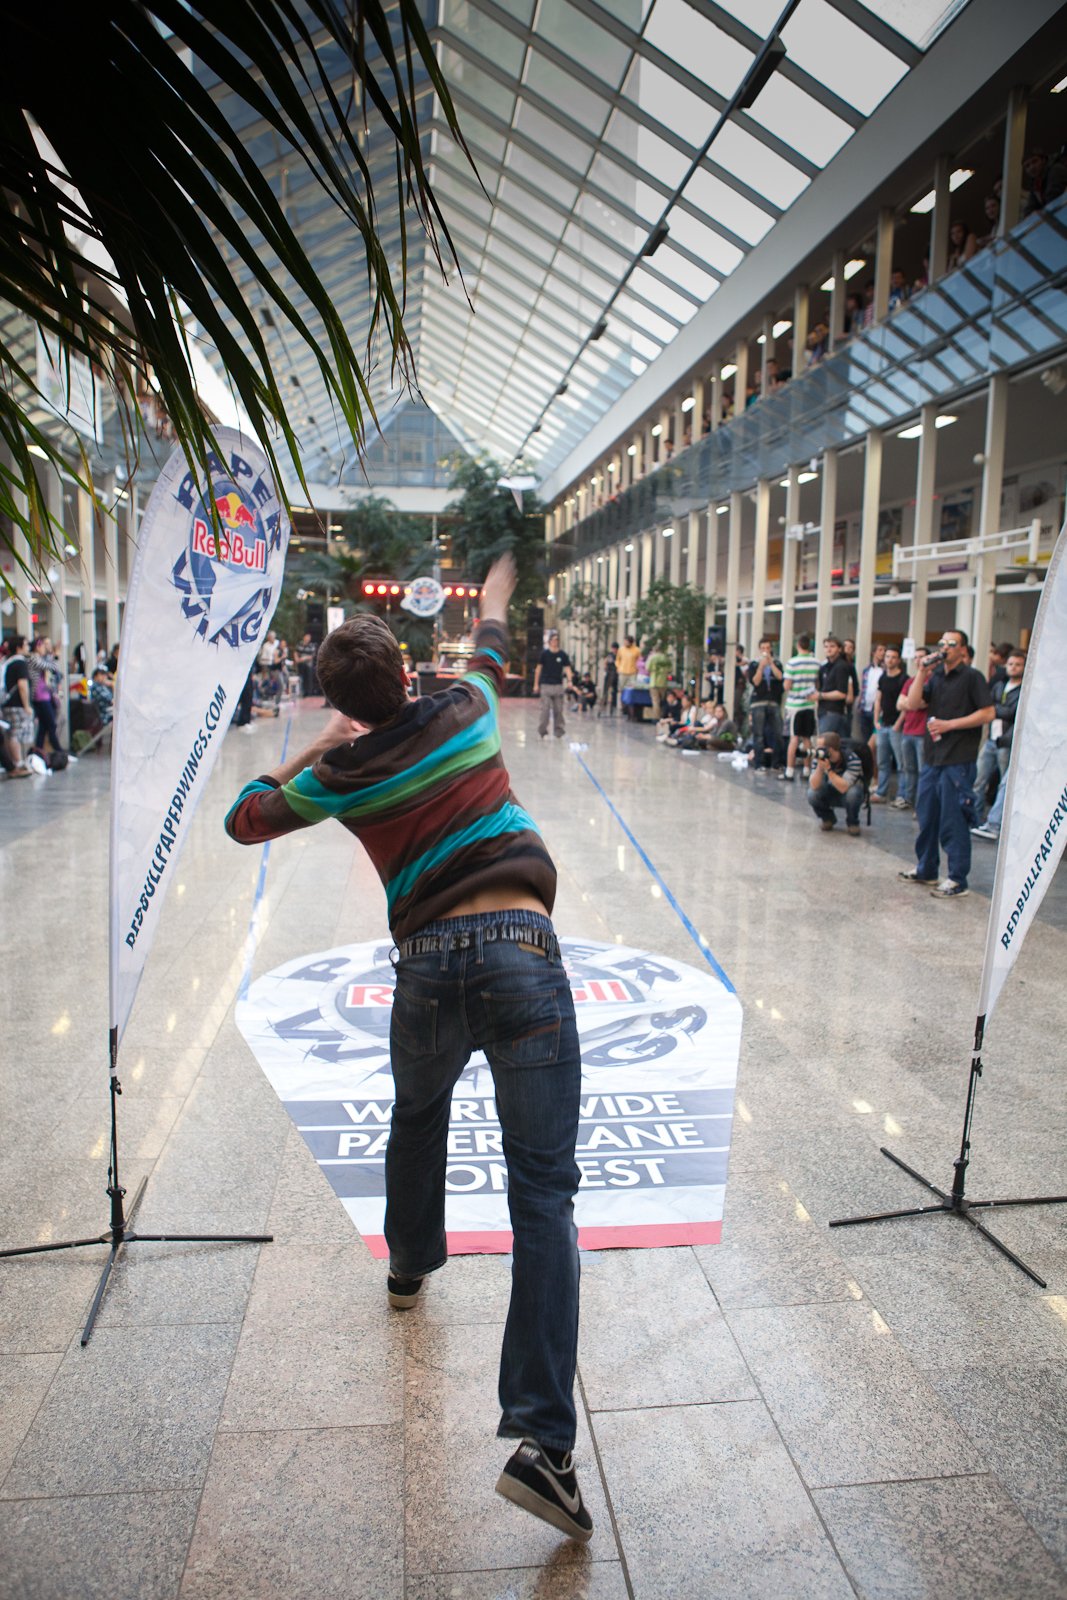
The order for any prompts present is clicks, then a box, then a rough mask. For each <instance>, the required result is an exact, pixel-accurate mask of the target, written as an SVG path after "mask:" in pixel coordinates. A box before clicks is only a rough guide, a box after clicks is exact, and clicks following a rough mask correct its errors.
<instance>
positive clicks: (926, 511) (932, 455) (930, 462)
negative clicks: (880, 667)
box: [908, 405, 940, 655]
mask: <svg viewBox="0 0 1067 1600" xmlns="http://www.w3.org/2000/svg"><path fill="white" fill-rule="evenodd" d="M920 420H921V423H922V433H921V434H920V435H919V462H918V466H917V468H916V473H915V538H914V541H913V542H914V544H915V545H916V546H919V545H930V544H934V543H935V542H936V540H937V538H938V536H939V534H940V528H939V527H936V526H935V523H934V511H935V505H936V502H935V500H934V484H935V482H936V479H937V406H936V405H925V406H923V408H922V412H921V414H920ZM912 570H913V573H914V577H913V581H912V586H911V605H910V607H909V609H908V637H909V639H913V640H914V641H915V649H916V653H917V654H918V655H922V653H923V647H924V645H925V643H926V610H927V599H928V596H929V592H930V578H929V572H930V565H929V562H926V561H917V562H915V564H914V567H913V569H912Z"/></svg>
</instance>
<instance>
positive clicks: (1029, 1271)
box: [960, 1203, 1048, 1289]
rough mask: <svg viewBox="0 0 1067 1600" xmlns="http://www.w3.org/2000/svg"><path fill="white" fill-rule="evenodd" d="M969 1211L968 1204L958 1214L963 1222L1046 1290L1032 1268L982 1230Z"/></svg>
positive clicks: (1001, 1241)
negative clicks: (967, 1223) (968, 1224)
mask: <svg viewBox="0 0 1067 1600" xmlns="http://www.w3.org/2000/svg"><path fill="white" fill-rule="evenodd" d="M970 1211H971V1207H970V1203H968V1205H967V1208H966V1210H964V1211H961V1212H960V1216H961V1217H963V1218H964V1220H965V1221H967V1222H969V1223H970V1225H971V1227H972V1228H974V1229H975V1230H976V1231H977V1232H978V1233H980V1234H981V1235H982V1238H983V1239H988V1240H989V1242H990V1244H991V1245H993V1246H994V1247H995V1248H996V1249H997V1250H999V1251H1000V1253H1001V1255H1002V1256H1007V1258H1008V1260H1009V1261H1010V1262H1012V1263H1013V1264H1014V1265H1015V1266H1017V1267H1018V1269H1019V1271H1020V1272H1025V1273H1026V1276H1027V1277H1028V1278H1029V1279H1030V1280H1031V1281H1032V1282H1033V1283H1036V1284H1037V1286H1038V1288H1039V1289H1047V1288H1048V1284H1047V1283H1046V1282H1045V1280H1044V1278H1039V1277H1038V1275H1037V1273H1036V1272H1035V1271H1034V1270H1033V1268H1032V1267H1028V1266H1027V1265H1026V1262H1025V1261H1023V1260H1021V1259H1020V1258H1019V1257H1018V1256H1017V1255H1016V1254H1015V1251H1014V1250H1009V1249H1008V1247H1007V1245H1006V1244H1005V1243H1004V1242H1003V1240H1001V1239H998V1238H997V1236H996V1234H995V1233H990V1231H989V1229H988V1228H983V1226H982V1224H981V1223H980V1222H976V1221H975V1219H974V1218H973V1217H972V1216H971V1215H970Z"/></svg>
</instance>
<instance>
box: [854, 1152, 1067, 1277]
mask: <svg viewBox="0 0 1067 1600" xmlns="http://www.w3.org/2000/svg"><path fill="white" fill-rule="evenodd" d="M881 1150H882V1154H883V1155H884V1156H886V1157H887V1158H888V1159H889V1160H890V1161H892V1162H893V1163H894V1165H895V1166H898V1167H900V1169H901V1170H902V1171H903V1172H906V1173H907V1174H908V1177H909V1178H914V1179H915V1181H916V1183H921V1184H922V1186H923V1188H924V1189H929V1191H930V1193H931V1194H936V1195H937V1196H938V1199H939V1204H938V1205H936V1206H909V1207H907V1208H906V1209H904V1210H901V1211H877V1212H874V1213H872V1214H871V1215H870V1216H868V1217H835V1218H834V1220H833V1221H832V1222H831V1223H830V1227H831V1228H852V1227H858V1226H860V1225H861V1224H863V1223H865V1222H890V1221H892V1220H893V1219H894V1218H896V1217H928V1216H936V1215H937V1213H938V1212H941V1211H944V1212H948V1213H949V1214H950V1215H952V1216H957V1217H962V1218H963V1220H964V1222H969V1223H970V1225H971V1227H972V1228H974V1229H975V1231H976V1232H977V1233H980V1234H981V1235H982V1238H983V1239H985V1240H986V1241H987V1242H988V1243H989V1244H991V1245H993V1247H994V1248H995V1249H997V1250H999V1251H1000V1253H1001V1255H1002V1256H1007V1258H1008V1260H1009V1261H1011V1262H1012V1263H1013V1264H1014V1265H1015V1266H1017V1267H1018V1268H1019V1270H1020V1272H1025V1273H1026V1276H1027V1277H1028V1278H1030V1279H1032V1281H1033V1282H1034V1283H1036V1284H1037V1286H1038V1288H1039V1289H1047V1288H1048V1284H1047V1283H1046V1282H1045V1280H1044V1278H1041V1277H1039V1276H1038V1275H1037V1273H1036V1272H1035V1271H1034V1270H1033V1268H1032V1267H1028V1266H1027V1264H1026V1262H1025V1261H1023V1260H1021V1259H1020V1257H1019V1256H1017V1255H1016V1254H1015V1252H1014V1250H1009V1249H1008V1246H1007V1245H1006V1244H1005V1243H1004V1242H1003V1240H1001V1239H998V1238H997V1237H996V1235H995V1234H992V1233H990V1231H989V1229H988V1228H986V1227H983V1226H982V1224H981V1223H980V1222H979V1221H978V1220H977V1219H976V1218H975V1217H973V1216H972V1215H971V1213H972V1212H973V1211H985V1210H991V1209H992V1208H993V1207H994V1206H1058V1205H1067V1194H1050V1195H1029V1196H1027V1197H1025V1198H1019V1199H1013V1200H968V1199H966V1197H965V1196H964V1193H963V1175H964V1171H965V1169H966V1166H967V1162H966V1160H965V1159H961V1160H960V1161H957V1162H956V1163H955V1168H956V1177H955V1180H954V1182H953V1185H952V1191H951V1193H948V1194H946V1193H945V1191H944V1189H939V1188H938V1187H937V1185H936V1184H934V1183H931V1182H930V1180H929V1179H928V1178H924V1177H923V1176H922V1174H921V1173H920V1172H916V1171H915V1168H914V1167H909V1166H908V1164H907V1162H906V1161H901V1159H900V1157H899V1156H895V1155H894V1154H893V1152H892V1150H887V1149H886V1148H885V1146H884V1145H882V1146H881Z"/></svg>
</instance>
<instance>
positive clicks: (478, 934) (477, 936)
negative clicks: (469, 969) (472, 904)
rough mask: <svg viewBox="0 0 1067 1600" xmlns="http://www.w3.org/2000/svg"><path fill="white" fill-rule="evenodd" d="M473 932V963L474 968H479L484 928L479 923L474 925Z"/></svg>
mask: <svg viewBox="0 0 1067 1600" xmlns="http://www.w3.org/2000/svg"><path fill="white" fill-rule="evenodd" d="M473 931H474V963H475V965H476V966H479V967H480V966H481V965H482V954H483V951H482V946H483V942H484V928H483V925H482V923H481V922H480V921H479V922H476V923H475V925H474V930H473Z"/></svg>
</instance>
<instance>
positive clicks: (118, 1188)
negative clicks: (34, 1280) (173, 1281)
mask: <svg viewBox="0 0 1067 1600" xmlns="http://www.w3.org/2000/svg"><path fill="white" fill-rule="evenodd" d="M121 1093H122V1085H121V1084H120V1083H119V1081H118V1078H117V1077H116V1076H115V1075H114V1072H112V1076H111V1163H110V1165H109V1167H108V1180H109V1181H108V1186H107V1193H108V1196H109V1198H110V1200H111V1225H110V1227H108V1228H107V1229H106V1230H105V1231H104V1232H103V1233H98V1234H94V1236H93V1237H92V1238H91V1239H65V1240H62V1241H58V1242H56V1243H55V1244H28V1245H20V1246H18V1247H17V1248H16V1249H13V1250H0V1257H4V1256H36V1255H45V1254H46V1253H47V1252H48V1251H51V1250H81V1249H84V1248H85V1247H86V1246H88V1245H94V1244H107V1245H110V1246H111V1250H110V1252H109V1254H108V1258H107V1260H106V1261H105V1263H104V1270H103V1272H102V1273H101V1274H100V1282H99V1283H98V1284H97V1286H96V1293H95V1294H94V1295H93V1303H92V1305H91V1306H90V1307H89V1316H88V1319H87V1321H86V1324H85V1327H84V1329H83V1331H82V1337H81V1342H82V1347H83V1348H84V1346H85V1345H87V1344H88V1343H89V1340H90V1339H91V1338H92V1335H93V1328H94V1326H95V1324H96V1317H97V1313H98V1312H99V1310H100V1307H101V1305H102V1304H103V1300H104V1295H105V1294H106V1293H107V1286H108V1283H109V1281H110V1279H111V1269H112V1267H113V1266H114V1265H115V1262H116V1261H117V1260H118V1256H119V1251H120V1250H122V1249H123V1248H124V1246H126V1245H130V1244H270V1243H272V1241H273V1239H274V1235H273V1234H272V1233H136V1232H135V1231H134V1228H133V1220H134V1217H135V1216H136V1215H137V1208H138V1206H139V1205H140V1204H141V1198H142V1196H143V1195H144V1191H145V1185H146V1184H147V1182H148V1179H147V1178H142V1179H141V1182H140V1183H139V1184H138V1186H137V1192H136V1194H135V1195H134V1197H133V1201H132V1202H131V1205H130V1209H129V1213H128V1214H127V1213H126V1211H125V1210H124V1208H123V1204H122V1202H123V1199H124V1197H125V1194H126V1191H125V1189H124V1188H123V1187H122V1185H121V1184H120V1183H119V1177H118V1127H117V1123H116V1097H117V1096H118V1095H120V1094H121Z"/></svg>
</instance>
